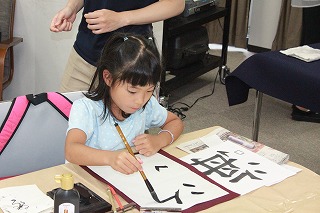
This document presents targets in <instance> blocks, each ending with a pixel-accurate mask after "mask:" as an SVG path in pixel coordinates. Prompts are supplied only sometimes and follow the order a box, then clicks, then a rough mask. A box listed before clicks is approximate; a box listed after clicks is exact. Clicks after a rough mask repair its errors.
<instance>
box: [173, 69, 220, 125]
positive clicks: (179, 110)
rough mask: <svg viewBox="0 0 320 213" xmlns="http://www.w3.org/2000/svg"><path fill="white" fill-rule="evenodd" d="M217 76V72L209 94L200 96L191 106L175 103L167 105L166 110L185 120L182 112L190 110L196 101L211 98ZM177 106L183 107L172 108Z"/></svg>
mask: <svg viewBox="0 0 320 213" xmlns="http://www.w3.org/2000/svg"><path fill="white" fill-rule="evenodd" d="M218 75H219V72H217V74H216V77H215V79H214V81H213V87H212V91H211V93H210V94H208V95H204V96H201V97H199V98H197V99H196V100H195V101H194V102H193V104H191V105H188V104H186V103H183V102H175V103H173V104H172V105H168V109H167V110H168V111H170V112H172V113H174V114H176V115H177V116H178V117H179V118H180V119H181V120H183V119H185V118H186V117H187V116H186V115H185V114H184V112H186V111H188V110H189V109H191V108H192V107H193V106H194V105H195V104H196V103H197V102H198V101H200V100H202V99H204V98H207V97H209V96H211V95H212V94H213V93H214V91H215V87H216V82H217V78H218ZM177 104H181V105H183V106H182V107H174V106H175V105H177Z"/></svg>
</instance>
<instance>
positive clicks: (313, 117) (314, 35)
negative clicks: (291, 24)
mask: <svg viewBox="0 0 320 213" xmlns="http://www.w3.org/2000/svg"><path fill="white" fill-rule="evenodd" d="M319 25H320V6H317V7H308V8H303V18H302V33H301V35H302V37H301V45H308V44H314V43H319V42H320V27H318V26H319ZM291 116H292V119H293V120H296V121H307V122H316V123H320V114H319V113H317V112H312V111H310V110H309V109H306V108H304V107H301V106H296V105H293V106H292V113H291Z"/></svg>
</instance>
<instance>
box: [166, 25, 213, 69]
mask: <svg viewBox="0 0 320 213" xmlns="http://www.w3.org/2000/svg"><path fill="white" fill-rule="evenodd" d="M208 50H209V38H208V32H207V29H206V28H205V27H203V26H199V27H196V28H194V29H192V30H190V31H189V32H187V33H182V34H179V35H177V36H175V37H174V38H171V39H170V40H169V41H168V57H167V61H166V63H167V68H168V69H170V68H171V69H180V68H183V67H185V66H187V65H190V64H192V63H195V62H199V61H201V60H202V59H203V58H204V56H205V55H206V53H207V51H208ZM171 71H172V70H171Z"/></svg>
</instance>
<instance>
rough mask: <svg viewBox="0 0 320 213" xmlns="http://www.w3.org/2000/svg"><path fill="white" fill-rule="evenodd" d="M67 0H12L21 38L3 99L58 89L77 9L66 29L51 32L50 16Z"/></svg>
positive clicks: (158, 25)
mask: <svg viewBox="0 0 320 213" xmlns="http://www.w3.org/2000/svg"><path fill="white" fill-rule="evenodd" d="M66 2H67V0H16V12H15V25H14V36H17V37H22V38H23V42H22V43H20V44H18V45H17V46H15V47H14V58H15V73H14V77H13V81H12V83H11V85H9V86H8V87H7V88H6V89H5V90H4V94H3V99H4V100H9V99H12V98H14V97H16V96H19V95H25V94H30V93H32V94H38V93H41V92H47V91H58V89H59V85H60V79H61V77H62V73H63V71H64V67H65V65H66V62H67V59H68V56H69V53H70V50H71V48H72V45H73V42H74V40H75V37H76V32H77V27H78V24H79V21H80V14H81V11H80V13H78V17H77V19H76V21H75V23H74V27H73V29H72V31H70V32H62V33H53V32H51V31H50V30H49V26H50V23H51V20H52V18H53V16H54V15H55V14H56V12H57V11H59V10H60V9H61V8H63V7H64V5H65V4H66ZM154 29H155V30H154V31H155V35H156V40H157V41H158V43H159V44H158V46H159V47H161V44H162V22H158V23H155V24H154Z"/></svg>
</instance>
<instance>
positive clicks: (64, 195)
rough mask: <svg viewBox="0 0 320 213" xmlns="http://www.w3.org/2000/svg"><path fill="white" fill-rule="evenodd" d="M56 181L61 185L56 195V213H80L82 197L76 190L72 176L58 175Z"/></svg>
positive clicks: (54, 197)
mask: <svg viewBox="0 0 320 213" xmlns="http://www.w3.org/2000/svg"><path fill="white" fill-rule="evenodd" d="M54 179H55V181H56V182H57V183H61V188H58V189H57V191H56V192H55V193H54V196H53V199H54V213H79V205H80V195H79V192H78V191H77V190H76V189H74V180H73V176H72V174H62V175H56V176H55V178H54Z"/></svg>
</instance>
